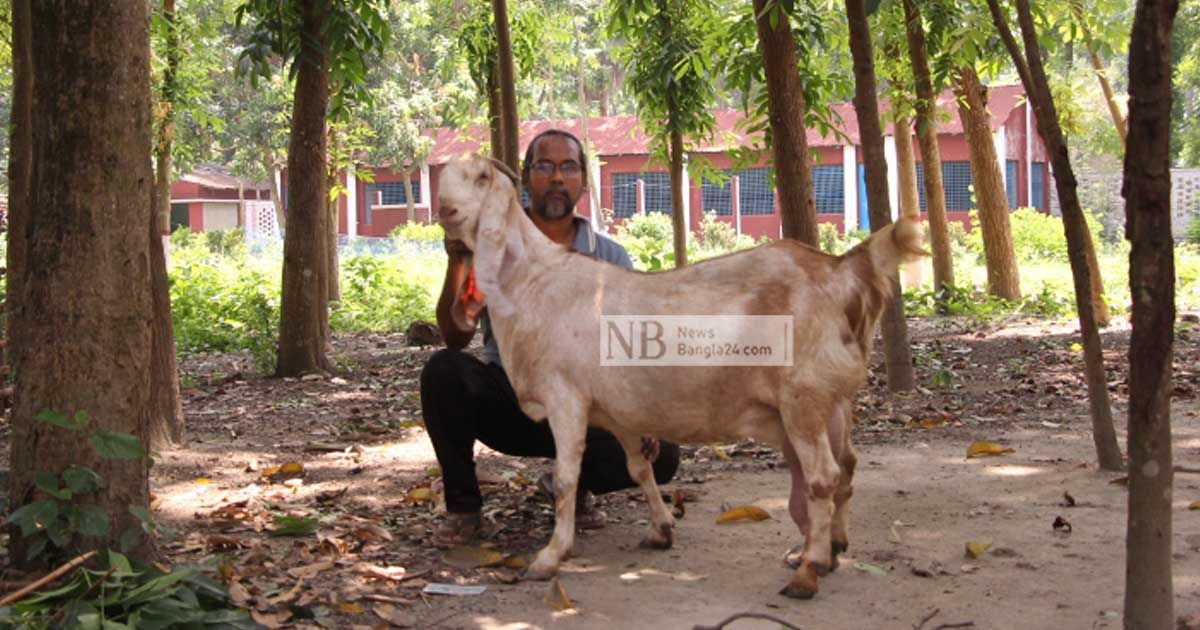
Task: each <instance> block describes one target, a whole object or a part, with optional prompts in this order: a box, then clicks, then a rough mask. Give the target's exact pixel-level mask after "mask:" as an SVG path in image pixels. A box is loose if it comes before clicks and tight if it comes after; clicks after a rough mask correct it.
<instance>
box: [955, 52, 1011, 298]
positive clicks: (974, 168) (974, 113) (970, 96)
mask: <svg viewBox="0 0 1200 630" xmlns="http://www.w3.org/2000/svg"><path fill="white" fill-rule="evenodd" d="M956 87H957V90H956V92H957V93H958V96H959V98H958V117H959V119H960V120H961V121H962V126H963V130H964V131H965V133H966V136H967V148H968V150H969V152H970V155H971V181H972V183H973V184H974V187H975V201H976V204H977V205H978V210H979V213H978V214H979V229H980V230H982V231H983V254H984V258H985V259H986V260H987V279H988V293H990V294H991V295H995V296H997V297H1001V298H1004V299H1006V300H1017V299H1018V298H1020V297H1021V281H1020V274H1019V272H1018V270H1017V256H1016V253H1015V252H1014V251H1013V239H1012V227H1011V226H1010V225H1009V220H1008V194H1007V191H1005V189H1004V172H1003V171H1001V170H1000V161H999V159H998V158H997V157H996V145H995V143H993V142H992V124H991V118H992V116H991V112H989V111H988V106H987V101H988V94H987V88H986V87H985V86H984V85H983V84H982V83H980V81H979V75H978V74H976V73H975V69H974V68H972V67H970V66H964V67H962V68H961V69H960V70H959V80H958V85H957V86H956Z"/></svg>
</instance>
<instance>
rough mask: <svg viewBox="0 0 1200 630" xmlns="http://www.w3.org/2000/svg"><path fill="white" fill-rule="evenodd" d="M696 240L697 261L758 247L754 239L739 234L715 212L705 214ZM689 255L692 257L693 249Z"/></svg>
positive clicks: (689, 249) (690, 249)
mask: <svg viewBox="0 0 1200 630" xmlns="http://www.w3.org/2000/svg"><path fill="white" fill-rule="evenodd" d="M695 240H696V250H697V251H696V254H695V259H696V260H702V259H704V258H712V257H714V256H720V255H722V254H728V253H729V252H735V251H738V250H740V249H749V248H751V247H754V246H755V245H756V243H755V242H754V239H753V238H751V237H750V236H747V235H745V234H738V233H737V230H736V229H735V228H734V227H733V225H731V224H730V223H729V222H728V221H722V220H720V219H718V218H717V214H716V213H715V212H705V213H704V217H703V218H702V219H700V231H699V233H698V234H696V237H695ZM689 245H690V243H689ZM688 255H689V256H691V255H692V248H691V247H689V248H688Z"/></svg>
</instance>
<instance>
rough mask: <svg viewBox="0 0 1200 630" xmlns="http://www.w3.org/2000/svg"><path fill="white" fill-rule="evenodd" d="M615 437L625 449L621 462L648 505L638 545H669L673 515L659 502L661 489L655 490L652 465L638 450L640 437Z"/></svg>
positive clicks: (652, 547) (659, 546)
mask: <svg viewBox="0 0 1200 630" xmlns="http://www.w3.org/2000/svg"><path fill="white" fill-rule="evenodd" d="M617 439H618V440H619V441H620V442H621V447H622V448H624V449H625V463H626V465H627V466H628V468H629V476H630V477H631V478H632V479H633V480H634V481H635V482H637V484H638V486H639V487H640V488H641V489H642V492H644V493H645V494H646V506H647V507H649V508H650V532H649V533H648V534H647V535H646V537H645V538H643V539H642V542H641V546H643V547H647V548H650V549H670V548H671V545H672V544H673V543H674V540H675V537H674V533H673V532H674V529H675V517H674V516H672V515H671V511H670V510H669V509H667V505H666V503H665V502H663V498H662V493H661V492H659V490H658V481H657V480H656V479H655V478H654V468H653V466H651V464H650V462H649V461H647V460H646V457H645V455H643V454H642V449H641V438H640V437H634V438H630V437H628V436H618V437H617Z"/></svg>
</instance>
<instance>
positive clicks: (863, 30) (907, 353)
mask: <svg viewBox="0 0 1200 630" xmlns="http://www.w3.org/2000/svg"><path fill="white" fill-rule="evenodd" d="M845 1H846V19H847V21H848V22H849V23H850V53H851V55H852V56H853V59H854V112H855V114H856V117H857V119H858V129H859V137H860V139H861V141H862V148H863V162H864V164H865V166H866V170H867V202H868V207H869V209H870V213H871V229H872V230H874V231H879V230H881V229H883V228H884V227H886V226H887V225H889V224H890V223H891V222H892V209H891V202H890V201H889V200H888V182H887V158H886V157H884V153H883V127H882V126H880V124H879V102H878V92H877V91H876V89H875V53H874V52H872V50H871V47H872V46H871V30H870V24H869V23H868V22H867V9H866V5H865V2H864V0H845ZM892 282H893V283H894V284H895V285H899V282H900V280H899V277H898V276H892ZM880 324H881V327H882V332H883V351H884V360H885V363H886V366H887V379H888V389H890V390H891V391H893V392H900V391H909V390H911V389H912V388H913V386H914V378H913V369H912V350H911V348H910V347H909V342H908V322H906V321H905V319H904V299H903V297H902V296H901V295H900V292H899V291H898V290H897V291H894V292H893V294H892V298H891V300H890V301H889V302H888V305H887V308H885V309H884V312H883V317H882V319H881V320H880Z"/></svg>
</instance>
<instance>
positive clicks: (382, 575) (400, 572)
mask: <svg viewBox="0 0 1200 630" xmlns="http://www.w3.org/2000/svg"><path fill="white" fill-rule="evenodd" d="M354 571H355V572H356V573H361V574H363V575H365V576H367V577H372V578H378V579H380V580H391V581H392V582H403V581H404V576H405V574H406V573H407V571H406V570H405V568H404V567H381V566H379V565H377V564H371V563H369V562H360V563H358V564H356V565H354Z"/></svg>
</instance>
